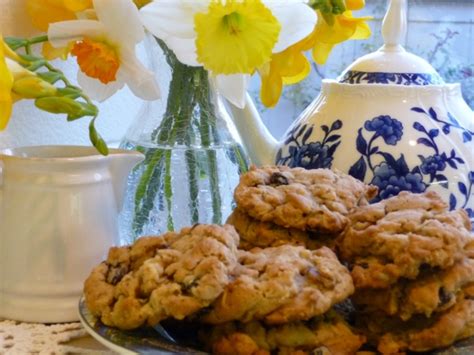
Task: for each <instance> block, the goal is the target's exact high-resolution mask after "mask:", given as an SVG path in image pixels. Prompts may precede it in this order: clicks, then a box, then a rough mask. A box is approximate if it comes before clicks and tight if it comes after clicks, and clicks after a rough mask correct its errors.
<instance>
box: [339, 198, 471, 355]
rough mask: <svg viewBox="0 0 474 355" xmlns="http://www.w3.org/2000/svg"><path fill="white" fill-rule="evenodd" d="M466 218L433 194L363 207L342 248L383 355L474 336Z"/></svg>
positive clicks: (364, 319) (357, 299) (363, 319)
mask: <svg viewBox="0 0 474 355" xmlns="http://www.w3.org/2000/svg"><path fill="white" fill-rule="evenodd" d="M470 231H471V225H470V221H469V218H468V216H467V214H466V213H465V211H463V210H457V211H448V208H447V206H446V204H445V203H444V202H443V201H442V200H441V199H440V197H439V196H438V195H437V194H435V193H433V192H427V193H424V194H419V195H415V194H411V193H405V192H402V193H400V194H399V195H398V196H396V197H393V198H390V199H388V200H384V201H382V202H379V203H376V204H373V205H370V206H365V207H361V208H360V209H358V210H357V211H355V212H354V213H352V214H351V215H350V225H349V227H348V228H347V229H346V231H345V233H344V234H343V235H342V236H341V238H340V239H339V240H338V250H339V256H340V258H341V259H342V260H344V261H345V262H347V263H348V265H349V268H350V270H351V275H352V278H353V281H354V285H355V288H356V291H355V294H354V296H353V298H352V300H353V303H354V304H355V306H356V308H357V312H358V313H357V320H358V322H359V324H360V325H361V326H362V327H363V328H364V329H365V331H366V333H367V336H368V338H369V340H370V341H371V342H372V343H373V344H374V345H375V346H377V349H378V351H380V352H381V353H383V354H395V353H399V352H403V351H407V350H410V351H427V350H431V349H435V348H440V347H444V346H448V345H450V344H452V343H453V342H455V341H456V340H459V339H463V338H466V337H469V336H471V335H474V293H473V291H474V258H473V257H474V250H473V249H474V242H473V241H474V238H473V235H472V234H471V232H470Z"/></svg>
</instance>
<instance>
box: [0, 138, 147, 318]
mask: <svg viewBox="0 0 474 355" xmlns="http://www.w3.org/2000/svg"><path fill="white" fill-rule="evenodd" d="M142 159H143V156H142V154H141V153H138V152H133V151H123V150H118V149H115V150H111V152H110V154H109V155H108V156H101V155H98V154H97V152H96V151H95V149H94V148H92V147H90V148H89V147H80V146H38V147H26V148H16V149H6V150H2V151H0V167H1V168H2V170H1V172H0V318H2V317H3V318H8V319H14V320H20V321H30V322H66V321H74V320H77V302H78V300H79V297H80V295H81V293H82V289H83V282H84V280H85V278H86V277H87V276H88V274H89V273H90V271H91V269H92V267H93V266H94V265H95V264H97V263H99V262H100V261H101V260H103V258H104V257H105V255H106V253H107V251H108V249H109V247H110V246H112V245H114V244H117V243H118V231H117V216H118V213H119V211H120V209H121V206H122V200H123V191H124V189H125V184H126V178H127V176H128V174H129V172H130V170H131V169H132V168H133V166H135V165H136V164H137V163H138V162H140V161H141V160H142Z"/></svg>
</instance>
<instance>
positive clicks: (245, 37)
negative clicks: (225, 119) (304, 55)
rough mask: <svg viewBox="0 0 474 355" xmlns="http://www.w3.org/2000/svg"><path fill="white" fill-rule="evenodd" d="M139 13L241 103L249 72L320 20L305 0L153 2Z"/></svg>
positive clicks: (184, 57)
mask: <svg viewBox="0 0 474 355" xmlns="http://www.w3.org/2000/svg"><path fill="white" fill-rule="evenodd" d="M140 12H141V14H142V20H143V23H144V24H145V27H146V28H147V29H148V30H149V31H150V32H151V33H153V34H154V35H155V36H156V37H158V38H160V39H162V40H163V41H164V42H165V43H166V45H167V46H168V47H169V48H170V49H171V50H172V51H173V52H174V53H175V54H176V56H177V58H178V59H179V60H180V61H181V62H182V63H184V64H187V65H190V66H204V68H206V69H207V70H209V71H210V73H211V75H212V77H213V78H214V80H215V82H216V83H217V89H218V91H219V92H220V93H221V94H222V95H223V96H224V97H226V98H227V99H228V100H229V101H230V102H231V103H232V104H234V105H236V106H238V107H243V106H244V105H245V92H246V88H247V84H248V81H249V78H250V75H251V74H252V73H254V72H255V71H256V70H257V69H258V68H260V67H262V66H264V65H265V64H266V63H268V62H269V61H270V59H271V56H272V53H278V52H282V51H284V50H285V49H287V48H288V47H289V46H291V45H292V44H294V43H296V42H298V41H300V40H302V39H303V38H305V37H306V36H307V35H308V34H310V33H311V31H312V30H313V29H314V25H315V23H316V15H315V13H314V11H313V10H312V9H311V8H309V7H308V6H307V5H306V4H305V1H304V0H267V1H265V0H202V1H191V0H175V1H154V2H152V3H150V4H149V5H147V6H144V7H143V8H142V9H141V11H140Z"/></svg>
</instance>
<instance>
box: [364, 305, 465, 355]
mask: <svg viewBox="0 0 474 355" xmlns="http://www.w3.org/2000/svg"><path fill="white" fill-rule="evenodd" d="M364 321H365V322H366V324H365V326H366V329H368V333H369V334H368V336H369V337H370V338H371V340H372V342H374V343H376V344H377V349H378V351H380V352H381V353H382V354H398V353H403V352H405V351H408V350H410V351H417V352H418V351H429V350H433V349H438V348H443V347H447V346H449V345H451V344H453V343H454V342H455V341H458V340H461V339H465V338H468V337H470V336H472V335H474V300H472V299H467V298H466V299H462V300H460V301H459V302H457V303H456V304H455V305H454V306H453V307H451V308H449V309H448V310H446V311H444V312H442V313H439V314H436V315H434V316H432V317H431V318H426V317H423V316H418V317H413V318H411V319H410V320H409V321H406V322H403V321H401V320H400V319H399V318H393V317H391V318H389V317H384V316H381V315H375V314H372V315H371V316H370V317H367V318H366V319H364Z"/></svg>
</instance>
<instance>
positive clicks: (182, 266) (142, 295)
mask: <svg viewBox="0 0 474 355" xmlns="http://www.w3.org/2000/svg"><path fill="white" fill-rule="evenodd" d="M157 239H161V240H162V242H163V247H162V248H158V249H157V250H156V251H155V253H154V256H153V257H152V258H149V259H148V260H146V261H145V262H143V264H142V265H141V266H140V267H139V268H138V269H136V270H132V271H130V272H128V273H126V274H123V272H122V271H121V272H119V273H118V274H115V273H114V274H113V275H114V276H113V277H110V276H109V275H110V273H111V270H112V269H111V266H110V264H107V263H102V264H100V265H99V266H97V267H96V268H95V269H94V270H93V272H92V274H91V275H90V276H89V278H88V279H87V281H86V284H85V298H86V303H87V306H88V308H89V309H90V310H91V312H92V313H93V314H95V315H96V316H98V317H100V318H101V320H102V322H103V323H104V324H106V325H109V326H114V327H117V328H121V329H133V328H137V327H140V326H142V325H144V324H149V325H154V324H157V323H158V322H160V321H161V320H163V319H165V318H176V319H183V318H185V317H187V316H189V315H191V314H193V313H195V312H197V311H199V310H200V309H202V308H205V307H207V306H209V304H210V303H211V302H213V301H214V300H215V299H216V298H217V297H218V296H219V295H220V294H221V293H222V292H223V290H224V287H225V286H226V285H227V284H228V283H229V282H230V281H231V279H230V273H231V271H232V270H233V269H234V268H235V267H236V265H237V245H238V242H239V237H238V235H237V233H236V232H235V229H234V228H233V227H232V226H228V225H226V226H223V227H221V226H217V225H195V226H193V227H189V228H184V229H182V230H181V231H180V232H179V233H174V232H169V233H166V234H164V235H163V236H162V237H160V238H157ZM139 242H140V240H139V241H138V242H137V243H139ZM132 249H133V246H132ZM98 290H101V291H98ZM97 295H101V297H100V300H101V301H100V302H98V301H97Z"/></svg>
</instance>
